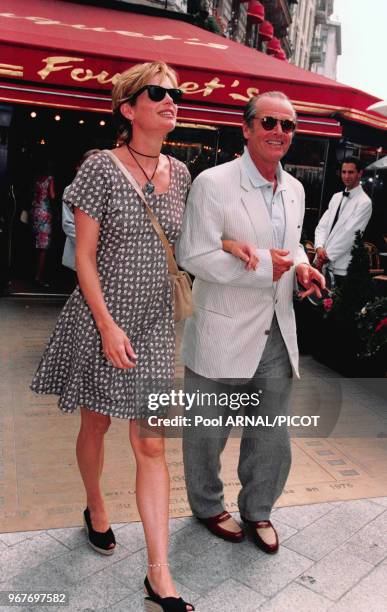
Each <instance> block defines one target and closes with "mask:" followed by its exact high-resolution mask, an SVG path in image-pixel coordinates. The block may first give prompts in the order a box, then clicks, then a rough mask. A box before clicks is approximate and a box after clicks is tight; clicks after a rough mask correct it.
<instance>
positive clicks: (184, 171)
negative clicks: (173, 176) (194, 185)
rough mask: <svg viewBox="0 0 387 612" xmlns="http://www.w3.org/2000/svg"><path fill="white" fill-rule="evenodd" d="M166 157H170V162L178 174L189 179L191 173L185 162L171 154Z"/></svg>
mask: <svg viewBox="0 0 387 612" xmlns="http://www.w3.org/2000/svg"><path fill="white" fill-rule="evenodd" d="M168 157H169V158H170V160H171V162H172V164H173V165H174V168H175V171H176V172H177V173H178V174H179V175H180V176H182V177H185V178H186V179H187V180H189V181H191V175H190V173H189V170H188V168H187V166H186V165H185V163H184V162H182V161H180V159H177V158H176V157H173V156H172V155H169V156H168Z"/></svg>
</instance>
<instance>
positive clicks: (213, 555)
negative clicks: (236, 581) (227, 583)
mask: <svg viewBox="0 0 387 612" xmlns="http://www.w3.org/2000/svg"><path fill="white" fill-rule="evenodd" d="M229 544H230V542H219V543H218V544H216V545H215V546H213V547H212V548H210V550H207V551H206V552H204V553H203V554H198V555H196V556H195V557H191V559H190V560H189V561H187V562H186V563H183V564H182V565H181V566H180V567H179V568H178V572H177V573H176V578H178V580H179V582H181V583H182V584H184V585H185V586H187V587H188V588H189V589H191V590H192V591H197V592H199V593H202V595H204V594H207V593H208V591H210V590H211V589H213V588H215V587H217V586H218V585H219V584H221V583H222V582H224V580H226V579H227V578H233V577H235V576H236V575H237V573H238V571H240V570H241V568H247V567H250V566H251V561H250V560H249V559H248V557H246V555H243V554H242V553H240V552H239V550H238V546H239V545H234V546H232V545H231V546H229Z"/></svg>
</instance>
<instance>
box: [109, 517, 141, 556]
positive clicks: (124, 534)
mask: <svg viewBox="0 0 387 612" xmlns="http://www.w3.org/2000/svg"><path fill="white" fill-rule="evenodd" d="M115 536H116V540H117V543H118V544H121V546H125V548H126V549H127V550H128V551H129V553H134V552H136V551H137V550H141V548H144V547H145V538H144V529H143V527H142V523H128V524H127V525H124V526H122V527H121V528H120V529H118V530H117V531H116V532H115Z"/></svg>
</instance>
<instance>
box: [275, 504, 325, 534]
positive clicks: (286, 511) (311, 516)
mask: <svg viewBox="0 0 387 612" xmlns="http://www.w3.org/2000/svg"><path fill="white" fill-rule="evenodd" d="M333 508H334V505H333V504H331V503H328V502H327V503H324V504H312V505H308V506H290V507H288V508H278V509H277V512H276V516H275V518H276V520H277V519H279V520H280V521H282V523H286V524H287V525H290V527H293V528H294V529H297V530H299V529H304V528H305V527H307V526H308V525H310V524H311V523H314V522H315V521H316V520H317V519H319V518H321V517H322V516H325V514H327V513H328V512H330V511H331V510H333Z"/></svg>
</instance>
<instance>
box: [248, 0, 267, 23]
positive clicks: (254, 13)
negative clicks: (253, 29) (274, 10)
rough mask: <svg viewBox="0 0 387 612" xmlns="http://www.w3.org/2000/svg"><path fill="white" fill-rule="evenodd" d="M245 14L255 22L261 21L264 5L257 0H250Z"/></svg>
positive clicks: (263, 17) (262, 19)
mask: <svg viewBox="0 0 387 612" xmlns="http://www.w3.org/2000/svg"><path fill="white" fill-rule="evenodd" d="M247 15H248V16H249V17H251V19H252V20H253V21H255V22H256V23H263V22H264V21H265V7H264V6H263V4H261V2H259V1H258V0H250V2H249V6H248V7H247Z"/></svg>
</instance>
